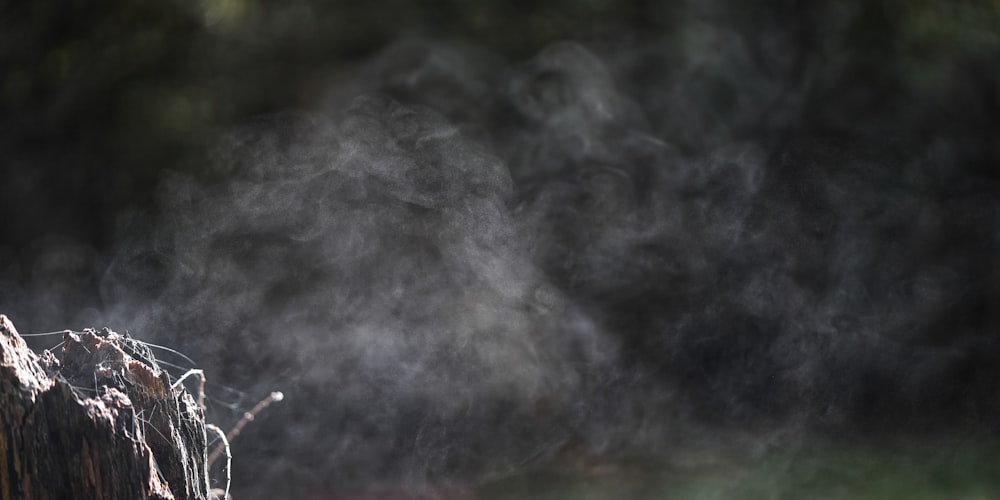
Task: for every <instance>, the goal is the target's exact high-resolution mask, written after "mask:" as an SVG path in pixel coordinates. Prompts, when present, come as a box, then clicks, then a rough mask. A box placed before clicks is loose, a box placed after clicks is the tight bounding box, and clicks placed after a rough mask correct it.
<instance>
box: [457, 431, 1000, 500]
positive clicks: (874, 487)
mask: <svg viewBox="0 0 1000 500" xmlns="http://www.w3.org/2000/svg"><path fill="white" fill-rule="evenodd" d="M998 470H1000V455H998V454H997V450H996V449H995V448H991V447H989V446H983V445H978V446H970V445H967V444H966V445H956V444H954V443H937V445H936V446H927V445H926V444H925V445H922V446H919V447H917V446H902V447H901V446H892V447H878V448H875V447H866V446H855V447H826V448H823V449H814V450H811V451H803V452H798V453H795V454H789V453H772V454H768V455H766V456H763V457H758V458H757V459H754V460H747V459H744V460H736V461H729V462H725V463H722V462H719V463H715V464H713V465H702V466H682V467H678V466H676V465H675V466H670V465H661V466H655V465H651V464H645V465H644V466H643V467H642V468H641V469H636V470H631V471H629V470H619V471H615V472H611V473H608V472H605V473H604V474H597V475H595V474H586V473H583V472H581V471H577V472H573V471H568V470H564V471H543V472H538V473H536V474H529V475H520V476H515V477H511V478H507V479H502V480H497V481H495V482H492V483H489V484H487V485H485V486H484V487H483V488H482V489H481V491H480V492H479V493H478V494H477V495H476V498H481V499H489V500H501V499H508V498H510V499H513V498H535V499H546V500H561V499H566V500H569V499H574V500H584V499H586V500H598V499H620V498H630V499H650V500H653V499H667V498H669V499H673V500H689V499H690V500H729V499H744V500H779V499H799V498H810V499H817V500H819V499H822V500H888V499H900V498H907V499H914V500H917V499H927V500H930V499H941V498H951V499H962V500H986V499H988V498H997V496H998V495H1000V474H997V472H998Z"/></svg>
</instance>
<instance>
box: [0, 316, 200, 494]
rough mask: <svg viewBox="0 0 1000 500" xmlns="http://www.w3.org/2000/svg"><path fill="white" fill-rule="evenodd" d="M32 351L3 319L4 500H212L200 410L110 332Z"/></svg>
mask: <svg viewBox="0 0 1000 500" xmlns="http://www.w3.org/2000/svg"><path fill="white" fill-rule="evenodd" d="M64 341H65V342H64V344H63V347H62V350H61V352H60V356H58V357H57V356H56V355H54V354H52V353H50V352H48V351H45V352H43V353H42V355H41V356H39V355H37V354H35V353H34V352H33V351H31V350H30V349H29V348H28V346H27V345H26V344H25V342H24V340H23V339H22V338H21V337H20V336H19V335H18V333H17V330H16V329H15V328H14V325H13V324H12V323H11V322H10V321H9V320H8V319H7V317H6V316H4V315H0V423H2V430H0V500H8V499H53V500H55V499H63V498H93V499H108V500H118V499H121V500H135V499H146V498H149V499H206V498H208V497H209V483H208V478H207V473H206V472H207V471H206V466H205V464H206V456H207V443H206V435H205V420H204V416H203V414H202V411H201V409H200V408H199V407H198V405H197V404H196V403H195V401H194V399H193V398H192V397H191V395H190V394H189V393H187V392H186V391H184V390H183V388H182V387H178V388H172V387H171V385H170V381H169V378H168V376H167V375H166V373H165V372H163V371H161V370H160V369H159V367H158V366H157V365H156V362H155V360H154V359H153V357H152V355H151V354H149V351H148V349H146V348H145V346H144V345H142V344H141V343H139V342H136V341H134V340H131V339H129V338H128V337H124V336H121V335H118V334H116V333H114V332H111V331H109V330H104V331H101V332H95V331H93V330H85V331H83V332H81V333H75V332H69V331H67V332H66V333H65V334H64Z"/></svg>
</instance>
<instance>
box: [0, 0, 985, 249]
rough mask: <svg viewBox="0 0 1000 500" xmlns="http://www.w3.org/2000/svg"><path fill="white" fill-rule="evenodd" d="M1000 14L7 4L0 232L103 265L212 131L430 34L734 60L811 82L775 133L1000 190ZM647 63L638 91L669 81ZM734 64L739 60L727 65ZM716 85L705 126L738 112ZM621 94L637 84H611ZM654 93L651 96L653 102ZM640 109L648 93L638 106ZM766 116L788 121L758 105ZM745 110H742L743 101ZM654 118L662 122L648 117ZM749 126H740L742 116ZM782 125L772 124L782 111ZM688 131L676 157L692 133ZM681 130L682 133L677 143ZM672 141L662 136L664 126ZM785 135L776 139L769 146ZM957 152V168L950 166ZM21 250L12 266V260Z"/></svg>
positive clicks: (796, 8) (954, 8) (630, 5)
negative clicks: (928, 163) (62, 243)
mask: <svg viewBox="0 0 1000 500" xmlns="http://www.w3.org/2000/svg"><path fill="white" fill-rule="evenodd" d="M998 5H1000V2H998V1H997V0H966V1H962V2H937V1H932V0H918V1H913V2H903V1H898V0H884V1H881V2H867V1H861V0H855V1H847V2H799V1H793V0H754V1H752V2H723V1H722V0H711V1H683V0H681V1H655V0H631V1H627V2H618V1H610V0H585V1H581V0H573V1H570V0H555V1H550V2H528V1H523V0H518V1H499V0H479V1H468V2H466V1H457V0H429V1H424V2H409V1H404V0H386V1H382V2H346V1H330V2H314V1H307V0H290V1H286V2H266V1H263V0H200V1H194V2H189V1H180V0H167V1H163V2H152V3H149V2H135V1H129V0H112V1H108V2H100V3H93V2H83V1H80V0H69V1H65V2H58V3H53V2H14V1H11V0H7V1H4V2H2V3H0V164H2V165H3V168H4V174H5V175H4V179H5V189H4V193H3V196H2V197H0V210H2V211H3V212H4V213H5V214H13V213H27V214H31V215H32V216H31V217H23V218H15V217H6V218H5V220H4V222H5V224H4V226H5V227H4V228H3V229H4V230H3V231H2V233H0V234H2V236H0V246H2V245H4V244H6V245H11V246H13V248H14V249H15V250H16V249H24V248H26V247H27V246H29V245H31V244H32V242H34V241H37V240H40V239H44V238H52V237H69V238H72V239H75V240H79V241H82V242H84V243H86V244H88V245H92V246H94V247H96V248H97V249H99V250H100V249H106V248H108V247H109V246H110V245H111V241H112V238H113V234H114V233H115V231H116V228H117V227H118V225H119V224H120V222H119V221H118V220H119V218H120V216H121V215H122V214H123V213H124V211H126V210H127V209H130V208H138V209H142V210H145V209H151V208H154V207H155V196H156V186H157V185H158V183H159V181H160V178H161V176H162V173H163V172H164V171H165V170H168V169H184V170H188V171H197V170H198V169H199V166H200V164H201V158H202V153H203V151H204V148H205V146H206V145H209V144H212V142H213V140H214V139H213V138H214V137H215V134H217V133H218V132H219V131H221V130H226V129H227V128H229V127H231V126H232V125H233V124H235V123H240V122H243V121H245V120H247V119H248V118H250V117H253V116H257V115H260V114H262V113H270V112H275V111H281V110H287V109H311V108H313V107H315V106H316V105H317V103H318V102H320V101H321V100H322V99H323V98H324V97H325V93H326V92H327V91H328V89H329V88H330V84H331V82H337V81H338V79H343V78H347V75H348V74H349V73H350V72H351V71H352V70H354V69H355V68H357V67H359V66H360V65H362V64H363V63H364V62H365V61H367V60H369V58H370V56H371V55H372V54H374V53H376V52H378V51H379V50H380V49H381V48H383V47H385V46H386V45H387V44H389V43H391V42H392V41H394V40H398V39H400V38H406V37H418V38H419V37H423V38H431V39H439V40H444V41H446V42H447V41H456V42H459V43H469V44H472V45H475V46H480V47H485V48H486V49H488V50H490V51H494V52H496V53H497V54H499V55H500V56H501V57H503V58H507V59H509V60H512V61H518V60H523V59H524V58H526V57H529V56H530V55H531V54H533V53H535V52H536V51H538V50H539V49H541V48H542V47H544V46H545V45H546V44H548V43H551V42H553V41H557V40H564V39H574V40H580V41H583V42H587V43H592V44H595V45H599V46H604V47H605V48H606V49H607V50H606V53H607V54H612V55H613V54H615V47H619V46H626V47H643V46H657V47H659V48H660V49H664V48H665V49H666V50H665V52H666V53H673V54H676V55H677V56H678V57H682V58H684V59H686V60H692V59H694V60H697V59H698V58H703V59H711V58H712V57H718V53H719V47H720V45H719V44H731V43H743V44H745V45H746V47H747V50H748V51H749V52H748V55H747V56H746V57H747V60H746V61H735V62H736V63H738V64H748V65H752V66H754V67H753V68H752V71H754V72H756V73H752V74H756V75H759V76H760V77H761V78H765V79H767V80H768V81H770V82H772V83H774V82H777V85H776V86H775V87H774V88H776V89H779V91H780V92H779V95H778V97H781V93H782V92H784V91H781V89H787V90H788V92H787V93H789V94H791V93H792V91H794V90H795V89H797V88H801V87H802V86H803V85H805V84H808V86H809V89H810V91H809V93H808V94H807V95H805V97H804V98H803V99H804V102H803V103H802V109H803V112H802V113H801V114H800V115H796V116H794V117H791V118H788V117H779V118H775V119H774V121H775V123H777V124H778V126H779V128H780V130H777V131H776V130H775V129H774V128H773V127H771V128H768V127H761V126H760V124H758V123H755V122H746V123H736V124H735V125H734V130H736V131H737V132H738V133H740V134H743V135H746V136H747V137H739V136H738V137H733V138H732V139H733V140H745V139H751V140H752V139H757V138H759V137H754V136H753V134H757V135H762V134H766V135H767V138H768V139H769V140H770V139H775V138H777V139H778V140H780V139H781V138H783V137H786V136H788V135H789V134H799V135H832V136H843V135H848V136H850V135H862V136H870V137H879V138H881V139H886V140H903V141H909V142H912V143H917V144H924V143H934V144H937V146H935V147H938V148H939V149H941V150H944V151H948V152H957V153H955V154H957V155H959V156H961V158H959V161H965V162H967V163H968V164H969V165H970V168H971V169H979V170H980V171H981V172H985V173H988V174H989V175H991V176H992V175H995V174H994V170H995V169H994V168H993V164H994V162H993V160H995V159H996V158H997V157H1000V153H998V146H996V145H995V144H994V143H995V141H994V140H993V139H994V137H995V136H996V133H997V127H996V125H995V122H996V121H997V120H995V117H996V116H998V115H1000V96H998V90H997V88H998V87H1000V77H998V70H997V69H996V64H995V61H996V60H998V59H1000V58H998V57H997V56H998V55H1000V38H998V37H1000V34H998V26H1000V19H998V18H1000V6H998ZM670 64H671V61H670V60H669V59H664V60H656V59H653V60H651V61H649V62H645V63H641V64H639V65H638V67H637V68H636V69H635V72H634V73H633V74H631V75H629V78H634V79H636V80H641V79H642V78H645V77H646V76H647V73H649V72H657V71H663V69H662V68H661V67H660V66H668V65H670ZM726 64H728V63H726ZM741 71H742V70H741V69H740V68H739V67H734V69H733V74H735V75H737V78H736V80H733V81H728V82H721V84H720V82H719V81H718V80H713V79H711V78H707V77H704V76H703V75H698V74H695V75H692V76H693V77H694V80H692V82H693V83H692V85H701V86H708V87H710V88H715V86H719V91H718V92H708V93H706V95H709V96H713V95H714V96H716V97H717V99H716V100H715V101H716V102H701V101H699V102H697V103H695V104H694V105H695V106H698V107H709V108H710V109H709V110H708V111H709V112H706V113H705V116H707V117H708V118H705V119H706V120H726V119H729V118H728V115H727V113H728V111H731V110H732V107H733V106H735V105H737V104H739V101H738V100H734V99H741V98H745V97H740V96H738V95H737V96H734V92H736V91H734V90H733V89H731V88H728V87H727V85H728V86H732V85H738V84H739V75H741V74H742V73H741ZM620 83H621V84H622V85H623V87H625V90H626V91H629V90H631V89H630V88H629V87H630V84H629V82H620ZM654 88H655V87H654ZM640 97H641V96H640ZM749 98H750V99H758V100H759V101H760V102H759V103H757V104H756V105H758V106H762V108H761V109H765V110H766V109H767V108H768V107H776V106H780V105H781V101H776V102H774V103H770V102H768V99H772V98H775V97H774V96H769V95H763V96H751V97H749ZM734 103H735V104H734ZM647 111H648V112H649V113H650V114H651V115H652V121H653V122H657V120H668V119H669V116H670V113H669V111H670V110H662V109H656V108H653V109H649V110H647ZM737 111H738V110H737ZM778 111H779V110H775V113H777V112H778ZM671 126H673V127H675V128H677V131H678V134H680V135H678V137H676V138H675V137H667V139H669V140H675V139H676V140H678V141H680V142H681V144H680V145H681V146H682V147H683V146H684V141H686V140H689V139H690V138H685V137H683V134H684V133H687V134H698V133H699V130H700V129H698V128H697V127H694V128H691V130H688V131H684V130H683V128H684V124H673V125H671ZM678 127H679V128H678ZM668 128H669V127H668ZM775 132H778V133H775ZM949 154H951V153H949ZM15 253H17V252H15Z"/></svg>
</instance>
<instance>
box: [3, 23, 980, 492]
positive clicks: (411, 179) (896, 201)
mask: <svg viewBox="0 0 1000 500" xmlns="http://www.w3.org/2000/svg"><path fill="white" fill-rule="evenodd" d="M828 10H829V12H826V11H824V12H826V13H827V14H830V17H828V18H824V19H828V20H829V21H830V23H829V26H827V27H826V28H825V29H824V30H821V31H819V32H817V33H813V34H810V33H809V32H808V29H807V28H808V26H809V23H808V22H806V21H804V22H803V25H802V26H793V27H791V28H787V29H785V28H779V26H780V23H779V21H778V20H777V19H772V18H771V17H767V16H763V17H762V18H761V19H759V20H756V21H754V22H753V23H751V24H749V25H747V24H741V23H745V22H746V21H744V20H743V19H742V18H729V17H727V15H728V14H727V12H728V11H726V10H725V9H722V8H721V7H720V6H716V5H714V4H705V6H704V7H700V8H699V7H695V6H687V7H686V8H685V9H678V10H672V11H670V12H667V13H661V14H662V15H664V16H668V15H669V16H677V17H678V19H683V20H684V21H685V22H683V23H681V22H678V23H676V25H677V26H678V27H679V28H678V30H677V31H674V32H671V34H670V38H669V43H667V42H666V41H661V42H657V41H655V40H653V41H651V40H647V39H639V38H638V37H631V36H602V37H592V38H591V39H588V40H584V41H556V42H552V43H547V44H545V45H544V46H542V47H537V48H533V50H532V52H533V53H532V54H530V55H526V56H524V57H511V56H509V55H506V54H501V53H497V52H494V51H492V50H491V49H490V48H488V47H484V46H482V45H478V44H476V43H473V42H461V41H455V40H442V39H439V38H435V37H431V36H422V35H421V36H416V35H415V36H406V37H402V38H400V39H398V40H396V41H394V42H392V43H389V44H387V45H385V46H384V47H382V48H380V49H379V50H378V51H376V52H375V53H374V54H372V55H371V56H369V57H366V58H365V59H363V60H359V61H356V62H355V63H354V64H352V65H351V66H350V67H346V66H341V67H337V68H336V71H332V72H331V73H330V76H326V77H322V78H320V77H317V78H318V79H319V80H320V81H322V82H323V83H321V84H317V83H314V84H313V85H314V86H316V87H318V88H321V89H322V90H320V91H317V92H316V97H315V98H314V99H311V100H310V103H309V105H308V106H287V107H284V108H282V109H279V110H276V111H275V110H269V111H268V112H266V113H263V114H258V115H256V116H253V117H249V118H245V119H241V120H238V121H237V122H236V123H234V124H231V125H227V126H226V127H222V128H221V129H220V131H219V133H217V134H213V135H211V140H208V141H206V145H205V147H204V148H200V149H199V150H198V152H199V154H198V155H197V156H196V160H193V161H194V162H195V164H196V167H184V168H167V169H165V170H164V171H162V172H161V173H160V174H159V175H158V176H157V179H156V182H155V183H154V184H155V187H154V188H153V189H152V190H151V192H150V198H149V199H150V201H149V203H148V204H147V206H145V207H142V206H137V207H127V208H125V209H122V210H120V211H116V213H114V216H113V220H114V222H113V223H112V224H110V225H109V227H111V229H110V230H108V235H107V236H106V238H105V241H106V242H107V243H106V244H104V245H90V244H87V243H86V242H84V241H80V240H79V239H76V238H73V237H70V236H53V237H47V238H39V239H37V240H35V241H33V242H32V243H31V245H30V246H29V247H27V249H20V248H13V247H9V246H0V256H2V257H3V258H2V259H0V266H3V267H0V280H2V282H0V285H2V286H0V305H2V306H3V308H5V311H6V312H8V313H9V314H11V316H12V317H13V318H14V319H15V321H20V320H19V319H18V318H19V315H20V317H21V318H24V322H25V323H26V324H28V325H30V328H31V329H34V331H41V330H47V329H53V330H55V329H61V328H82V327H91V326H110V327H112V328H114V329H116V330H119V331H125V330H128V331H129V332H131V334H132V335H133V336H134V337H136V338H140V339H144V340H147V341H149V342H154V343H156V344H160V345H164V346H170V347H172V348H173V349H177V350H179V351H182V352H184V353H185V354H187V355H188V356H190V357H191V358H192V359H194V360H195V361H197V362H198V364H199V366H198V367H200V368H204V369H205V371H206V373H207V374H208V379H209V381H210V385H209V392H210V394H209V396H212V397H213V398H214V399H213V400H210V407H209V417H210V419H211V418H215V419H217V420H218V421H219V422H221V423H231V422H233V421H235V420H236V419H238V418H239V416H240V415H241V414H242V412H243V411H246V410H247V408H249V407H250V406H252V405H253V403H254V402H255V398H256V399H259V398H261V397H263V396H264V395H266V394H268V393H269V392H271V391H274V390H280V391H283V392H284V394H285V396H286V397H285V400H284V401H283V402H282V403H280V404H276V405H274V406H273V407H271V408H269V409H268V410H267V412H266V413H263V414H261V415H260V416H259V417H258V418H257V419H256V420H255V421H254V422H253V423H252V424H251V425H250V426H248V428H247V431H246V432H244V434H243V436H241V438H240V440H239V441H237V442H235V443H234V446H233V452H234V455H235V457H234V460H235V465H234V467H235V468H234V471H233V474H234V488H233V489H234V496H235V498H271V497H274V496H275V495H277V496H279V497H308V496H309V495H320V494H321V493H320V492H323V491H326V492H330V491H337V490H338V489H344V488H347V489H348V490H350V488H359V489H365V488H369V487H372V485H376V486H378V487H379V488H390V489H399V490H401V491H409V492H434V491H438V490H439V489H440V488H442V487H447V486H449V485H452V486H455V487H456V488H461V487H464V486H463V485H467V484H476V483H477V482H480V481H483V480H486V479H490V478H496V477H504V476H509V475H513V474H517V473H520V472H523V471H527V470H532V469H536V468H541V467H545V466H547V465H549V464H552V463H559V462H561V461H567V460H578V461H583V462H589V461H604V460H626V459H630V458H634V457H650V456H655V457H670V460H675V461H677V462H684V461H685V460H687V459H688V458H687V457H691V456H695V455H698V454H699V453H704V452H705V450H708V453H723V451H719V450H724V452H733V453H750V454H754V453H760V452H762V450H768V449H773V448H796V447H798V446H802V445H803V443H807V442H810V440H829V439H834V440H836V439H846V440H851V439H857V440H865V439H871V438H873V437H875V436H880V437H885V436H897V435H898V436H930V435H941V434H944V435H960V436H995V433H996V431H997V427H996V425H997V424H996V422H997V420H996V416H997V414H998V411H1000V398H998V394H997V390H998V389H997V385H996V383H995V382H996V381H997V379H998V375H1000V373H998V368H997V367H998V366H1000V365H997V364H996V360H997V359H998V354H1000V352H998V345H997V343H996V341H995V339H996V327H997V324H998V319H1000V318H998V316H997V313H996V312H995V308H994V307H993V306H994V305H996V303H997V300H998V298H1000V289H998V286H997V283H1000V276H998V274H997V262H998V261H997V258H996V255H997V248H998V243H1000V241H998V238H1000V229H998V228H1000V201H998V200H1000V198H997V197H996V196H995V194H996V187H997V178H996V172H995V168H993V167H995V163H991V161H992V160H993V159H995V153H996V151H995V146H993V147H994V150H990V149H989V146H987V145H986V141H985V140H980V138H981V137H980V136H977V135H976V133H971V132H970V133H965V132H966V131H968V129H969V128H970V127H971V125H968V126H967V125H966V124H965V122H961V123H958V124H957V125H955V126H954V127H951V128H949V127H946V126H943V125H942V126H941V127H940V129H939V128H938V127H937V126H936V125H935V122H936V121H937V120H938V119H939V115H938V114H937V110H938V109H939V106H942V107H943V106H945V105H948V104H950V103H953V102H955V101H950V100H948V99H951V97H949V96H951V95H952V94H951V93H950V92H952V91H953V90H954V91H955V92H959V93H960V92H961V91H962V90H963V89H968V88H971V86H963V85H962V84H961V83H955V86H954V88H952V87H949V88H948V89H946V90H945V91H942V92H941V93H940V94H935V93H934V92H933V91H932V90H928V89H927V88H926V87H921V86H920V85H921V83H920V82H921V81H918V82H917V83H912V84H905V85H904V87H903V88H905V89H906V90H907V91H909V92H910V94H907V95H906V96H904V97H899V98H897V100H895V101H892V104H890V105H886V106H882V107H877V109H876V108H872V109H874V111H872V110H870V109H868V108H869V107H870V106H872V102H874V101H877V99H873V98H872V97H871V96H868V95H864V91H863V89H862V88H861V87H864V86H865V85H866V84H867V82H866V81H864V80H861V79H856V78H855V75H856V74H859V73H858V72H861V71H863V70H864V69H865V68H867V67H868V66H867V64H868V60H867V59H865V56H864V55H863V54H855V53H848V52H846V50H847V49H846V48H845V47H846V46H847V45H848V44H849V43H850V42H849V41H848V40H849V39H850V36H851V34H850V31H849V29H850V26H852V25H851V22H853V20H856V19H857V18H858V17H857V16H864V15H865V12H864V9H855V10H852V9H839V10H838V9H833V8H831V9H828ZM834 14H835V15H834ZM816 16H818V17H822V16H820V15H819V14H816ZM775 17H777V16H775ZM803 26H805V27H803ZM859 61H860V62H859ZM970 67H974V66H970ZM845 68H846V69H845ZM969 71H972V70H969ZM984 78H987V77H984ZM988 78H992V80H989V81H992V82H993V83H996V78H997V75H996V74H995V72H993V73H991V74H990V75H988ZM955 81H956V82H960V81H962V80H961V79H960V78H957V77H956V78H955ZM906 85H909V86H906ZM984 85H985V84H984ZM984 88H985V87H984ZM955 89H957V90H955ZM939 95H944V96H945V97H939V99H940V100H939V101H938V103H935V101H934V98H935V96H939ZM971 95H983V96H987V95H992V96H993V97H994V98H995V89H994V92H993V94H990V93H989V91H983V92H982V93H976V92H972V93H971ZM956 99H958V100H961V99H966V100H971V102H973V104H982V103H987V104H983V106H986V107H988V106H990V105H992V106H994V107H995V106H996V101H995V100H993V101H990V100H989V97H983V98H982V100H981V101H975V100H974V98H973V97H963V98H956ZM921 102H923V103H925V104H926V105H925V106H923V107H920V106H916V103H921ZM961 104H962V106H963V108H962V109H965V108H966V106H965V104H966V101H961ZM968 107H969V108H970V109H971V108H974V107H975V106H968ZM983 113H986V111H983ZM977 116H978V115H977ZM973 121H974V120H972V119H970V123H971V122H973ZM981 133H982V134H983V136H982V137H986V136H987V135H988V130H987V131H983V132H981ZM24 182H26V183H28V184H31V183H32V182H38V183H41V182H43V181H41V180H37V181H31V180H30V179H29V180H25V181H24ZM29 256H30V257H29ZM22 329H23V330H26V331H30V330H27V329H25V328H22ZM38 347H39V348H44V347H46V346H45V345H42V344H38ZM164 357H166V358H167V359H172V360H173V361H174V362H177V363H181V362H180V361H178V360H176V359H173V358H170V356H169V354H164ZM181 364H183V363H181ZM176 375H179V373H178V374H175V376H176Z"/></svg>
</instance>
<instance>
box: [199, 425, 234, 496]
mask: <svg viewBox="0 0 1000 500" xmlns="http://www.w3.org/2000/svg"><path fill="white" fill-rule="evenodd" d="M205 429H206V430H210V431H212V432H214V433H216V434H218V435H219V440H220V441H222V443H220V444H219V446H217V447H216V448H215V450H216V451H218V450H219V448H222V449H224V450H225V451H226V496H224V497H222V498H223V499H225V500H229V485H230V484H231V483H232V480H233V478H232V469H233V453H232V452H231V451H230V450H229V440H228V439H226V434H225V433H224V432H222V429H220V428H219V427H218V426H216V425H214V424H205ZM213 461H214V460H212V457H209V458H208V465H207V466H206V467H205V468H206V469H209V468H211V467H212V462H213Z"/></svg>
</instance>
